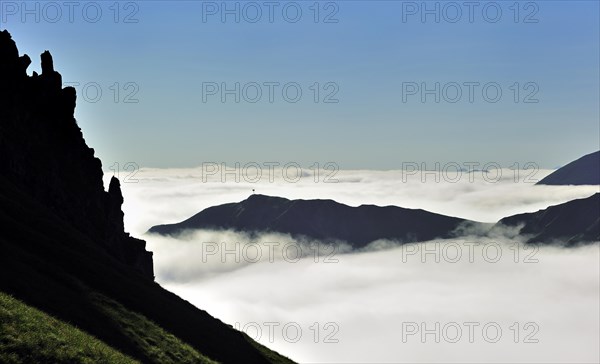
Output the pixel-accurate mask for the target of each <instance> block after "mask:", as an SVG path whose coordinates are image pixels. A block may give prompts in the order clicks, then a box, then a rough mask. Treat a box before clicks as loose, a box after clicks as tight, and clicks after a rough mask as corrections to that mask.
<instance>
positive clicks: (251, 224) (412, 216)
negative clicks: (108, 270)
mask: <svg viewBox="0 0 600 364" xmlns="http://www.w3.org/2000/svg"><path fill="white" fill-rule="evenodd" d="M599 221H600V193H597V194H595V195H593V196H590V197H588V198H586V199H579V200H573V201H569V202H566V203H563V204H560V205H555V206H550V207H548V208H547V209H545V210H540V211H538V212H534V213H526V214H518V215H514V216H509V217H506V218H503V219H502V220H500V221H499V222H498V223H497V224H495V225H493V226H492V227H491V230H490V232H491V231H494V230H496V231H497V230H498V229H501V228H503V227H507V226H508V227H511V228H517V227H520V226H522V229H521V230H520V234H525V235H528V236H531V238H530V239H529V240H528V243H550V244H551V243H555V242H557V241H559V240H562V241H563V244H565V245H574V244H578V243H584V242H593V241H600V232H599ZM476 224H480V223H478V222H475V221H470V220H465V219H460V218H455V217H449V216H444V215H439V214H435V213H432V212H427V211H424V210H413V209H405V208H401V207H397V206H385V207H379V206H373V205H361V206H359V207H350V206H347V205H344V204H341V203H338V202H335V201H332V200H288V199H285V198H281V197H271V196H264V195H252V196H250V197H249V198H248V199H246V200H244V201H241V202H238V203H229V204H224V205H219V206H213V207H209V208H207V209H205V210H203V211H201V212H199V213H198V214H196V215H194V216H192V217H190V218H189V219H187V220H184V221H182V222H180V223H176V224H167V225H156V226H153V227H151V228H150V229H149V230H148V232H149V233H156V234H160V235H170V236H177V235H178V234H180V233H182V232H184V231H187V230H196V229H216V230H221V229H223V230H224V229H232V230H235V231H243V232H249V233H254V232H256V233H260V232H278V233H284V234H290V235H291V236H292V237H294V238H304V237H307V238H312V239H318V240H320V241H324V242H326V243H329V242H331V243H334V242H346V243H349V244H350V245H351V246H352V247H353V248H362V247H365V246H366V245H368V244H369V243H371V242H373V241H376V240H379V239H385V240H392V241H397V242H400V243H411V242H420V241H428V240H433V239H440V238H453V237H458V236H460V231H461V228H468V227H469V226H473V225H476ZM482 226H483V225H482ZM484 230H485V229H484Z"/></svg>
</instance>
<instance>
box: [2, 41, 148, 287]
mask: <svg viewBox="0 0 600 364" xmlns="http://www.w3.org/2000/svg"><path fill="white" fill-rule="evenodd" d="M18 54H19V53H18V50H17V47H16V45H15V43H14V41H13V40H12V39H11V37H10V34H9V33H8V32H7V31H3V32H0V79H1V80H2V86H1V88H0V121H1V122H0V171H2V175H3V176H4V177H5V178H6V179H8V180H10V181H12V182H13V183H15V184H17V185H18V186H19V187H20V188H21V189H22V190H23V191H26V192H27V193H28V194H29V195H31V196H32V197H34V198H35V199H37V200H39V201H40V202H41V203H42V204H44V205H45V206H47V207H48V208H50V209H51V210H52V211H53V212H54V213H55V214H56V215H58V216H60V217H62V218H63V219H64V220H66V221H68V222H69V224H71V225H72V226H73V227H75V228H76V229H78V230H79V231H81V232H82V233H83V234H85V235H86V236H88V237H89V238H91V239H93V240H95V241H96V242H97V243H98V244H99V245H102V246H103V247H104V249H106V251H107V252H109V253H110V254H111V255H112V256H114V257H115V258H117V259H118V260H120V261H122V262H125V263H126V264H128V265H131V266H133V267H135V268H136V270H138V271H139V272H140V273H142V274H143V275H144V276H146V277H148V278H149V279H154V275H153V268H152V253H150V252H147V251H146V250H145V245H146V243H145V242H144V241H142V240H138V239H134V238H131V237H130V236H129V234H127V233H125V232H124V229H123V213H122V211H121V204H122V203H123V197H122V196H121V190H120V186H119V182H118V181H117V180H114V181H111V185H110V189H109V191H108V192H106V191H105V190H104V186H103V182H102V175H103V172H102V165H101V162H100V160H99V159H98V158H95V157H94V150H93V149H91V148H89V147H88V146H87V145H86V144H85V140H84V139H83V135H82V133H81V129H80V128H79V127H78V126H77V123H76V121H75V119H74V117H73V114H74V110H75V100H76V95H75V89H74V88H72V87H67V88H64V89H63V88H62V77H61V75H60V74H59V73H58V72H56V71H55V70H54V64H53V61H52V56H51V55H50V52H48V51H46V52H44V53H43V54H42V57H41V60H42V74H41V75H37V74H36V73H35V72H34V74H33V76H31V77H29V76H27V73H26V69H27V66H29V64H30V63H31V61H30V59H29V57H28V56H27V55H24V56H22V57H19V55H18Z"/></svg>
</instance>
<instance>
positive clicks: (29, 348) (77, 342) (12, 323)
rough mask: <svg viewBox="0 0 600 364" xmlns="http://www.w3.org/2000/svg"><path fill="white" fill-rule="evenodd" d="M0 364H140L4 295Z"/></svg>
mask: <svg viewBox="0 0 600 364" xmlns="http://www.w3.org/2000/svg"><path fill="white" fill-rule="evenodd" d="M0 362H2V363H138V362H137V361H135V360H133V359H132V358H130V357H128V356H126V355H124V354H122V353H120V352H118V351H117V350H115V349H113V348H111V347H110V346H108V345H106V344H105V343H103V342H102V341H100V340H98V339H97V338H95V337H93V336H91V335H89V334H87V333H85V332H83V331H81V330H79V329H77V328H76V327H73V326H71V325H69V324H66V323H64V322H61V321H59V320H57V319H55V318H54V317H52V316H50V315H47V314H45V313H44V312H42V311H39V310H37V309H35V308H33V307H30V306H27V305H26V304H24V303H23V302H21V301H19V300H17V299H15V298H13V297H11V296H9V295H7V294H4V293H2V292H0Z"/></svg>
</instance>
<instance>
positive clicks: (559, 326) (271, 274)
mask: <svg viewBox="0 0 600 364" xmlns="http://www.w3.org/2000/svg"><path fill="white" fill-rule="evenodd" d="M201 172H202V171H201V170H200V169H188V170H153V169H148V170H141V171H139V172H138V173H137V175H136V176H135V177H136V178H138V179H139V183H136V184H130V183H124V184H123V191H124V195H125V201H126V203H125V205H124V209H125V218H126V227H127V228H128V229H129V230H130V231H131V232H132V233H133V234H135V235H138V236H139V235H140V234H141V233H143V232H145V231H146V230H147V229H148V228H149V227H150V226H152V225H154V224H161V223H173V222H178V221H181V220H183V219H185V218H188V217H190V216H191V215H193V214H195V213H197V212H199V211H200V210H202V209H203V208H206V207H209V206H213V205H217V204H222V203H227V202H237V201H240V200H243V199H245V198H247V197H248V196H249V195H250V194H251V193H252V189H255V190H256V192H257V193H262V194H267V195H276V196H283V197H288V198H304V199H311V198H331V199H334V200H336V201H339V202H342V203H346V204H349V205H352V206H357V205H360V204H376V205H398V206H402V207H410V208H423V209H425V210H429V211H433V212H438V213H443V214H447V215H452V216H460V217H464V218H469V219H473V220H477V221H483V222H494V221H497V220H498V219H500V218H502V217H504V216H508V215H511V214H515V213H521V212H529V211H536V210H538V209H541V208H545V207H547V206H549V205H554V204H558V203H562V202H566V201H568V200H571V199H573V198H583V197H588V196H589V195H591V194H593V193H595V192H598V187H597V186H587V187H586V186H584V187H555V186H534V185H532V184H531V183H529V184H527V183H523V182H520V183H515V182H514V179H513V178H512V177H513V176H512V175H509V174H508V172H507V174H506V176H507V177H506V178H502V179H501V180H499V181H498V182H497V183H490V182H489V181H486V180H485V179H483V178H481V177H479V178H477V176H475V177H476V178H474V180H473V181H472V182H471V181H469V180H468V179H467V178H466V177H465V178H464V179H462V180H460V181H458V182H457V183H448V182H444V179H443V178H441V182H440V183H436V182H435V180H434V178H431V180H430V181H428V182H427V183H421V181H420V178H419V176H416V177H414V176H413V179H412V180H411V179H408V180H407V181H406V182H403V181H402V173H401V172H399V171H390V172H372V171H345V172H339V173H338V174H337V176H336V177H337V178H338V180H339V183H332V184H324V183H314V179H313V178H312V177H313V176H311V175H307V177H305V178H303V179H301V181H300V182H298V183H286V182H285V181H284V180H283V179H281V178H280V179H279V180H277V179H276V180H275V181H274V182H273V183H270V182H268V181H263V182H262V183H256V184H253V183H243V182H240V183H235V182H233V183H221V182H220V179H219V178H214V179H213V180H212V181H211V180H210V179H209V181H207V182H203V181H202V173H201ZM548 172H549V171H544V172H539V173H538V174H539V176H536V177H537V178H538V179H540V178H542V177H543V176H544V175H546V174H547V173H548ZM217 177H218V176H217ZM463 233H464V236H463V237H461V238H457V239H452V240H438V241H431V242H426V243H424V244H410V245H406V246H398V245H397V244H396V243H395V242H390V241H377V242H373V243H372V244H371V245H370V246H369V247H368V248H367V249H364V250H362V251H351V250H350V248H349V247H348V246H345V245H339V246H338V247H337V248H336V250H335V251H333V250H328V248H329V247H328V246H326V245H325V244H324V243H321V242H318V241H300V242H298V241H295V240H294V239H292V238H291V237H290V236H287V235H285V234H263V235H254V236H248V235H247V234H244V233H240V232H232V231H207V230H203V231H195V232H188V233H186V234H184V235H182V236H180V237H178V238H176V239H175V238H166V237H160V236H157V235H152V234H147V235H144V236H143V238H144V239H146V240H147V241H148V247H149V249H150V250H153V251H154V253H155V268H156V274H157V281H158V282H159V283H161V284H162V285H163V286H165V287H166V288H167V289H170V290H172V291H174V292H175V293H177V294H178V295H180V296H182V297H184V298H185V299H187V300H189V301H190V302H192V303H193V304H195V305H196V306H198V307H200V308H201V309H204V310H206V311H208V312H209V313H211V314H212V315H214V316H215V317H218V318H220V319H221V320H223V321H224V322H226V323H228V324H231V325H232V326H235V327H237V328H239V329H242V330H244V331H246V332H247V333H248V334H249V335H250V336H252V337H255V338H256V339H257V340H259V341H260V342H261V343H263V344H265V345H267V346H269V347H271V348H273V349H275V350H277V351H279V352H281V353H283V354H285V355H288V356H290V357H291V358H292V359H294V360H297V361H299V362H303V363H316V362H319V363H328V362H330V363H334V362H336V363H337V362H351V363H357V362H360V363H370V362H372V363H375V362H377V363H380V362H387V363H392V362H393V363H396V362H407V363H408V362H440V363H441V362H444V363H448V362H457V363H458V362H598V361H599V360H600V357H599V347H598V342H599V341H600V336H599V335H600V334H599V330H600V327H599V322H600V317H599V312H600V303H599V301H600V298H599V297H600V278H599V259H598V258H599V254H600V245H598V244H592V245H589V246H585V247H580V248H576V249H563V248H559V247H542V248H539V249H538V248H535V247H529V246H524V245H522V244H521V243H520V241H522V240H523V238H522V237H520V236H518V235H514V232H504V231H501V232H497V234H496V235H495V236H487V237H486V238H481V237H479V236H477V235H474V234H475V233H477V234H479V233H480V231H474V230H473V229H470V230H469V229H467V230H465V231H464V232H463ZM511 234H512V235H511ZM507 236H509V237H507ZM238 243H239V244H238ZM257 252H260V258H257V257H258V255H257ZM332 252H333V254H332ZM199 329H201V328H199ZM498 330H500V331H498ZM424 332H425V334H424V335H423V333H424ZM499 332H501V334H500V335H499V336H498V333H499ZM459 333H460V335H458V334H459ZM299 334H300V335H299ZM436 339H437V340H439V342H436ZM470 341H473V342H470ZM515 341H517V342H515ZM536 341H537V342H536Z"/></svg>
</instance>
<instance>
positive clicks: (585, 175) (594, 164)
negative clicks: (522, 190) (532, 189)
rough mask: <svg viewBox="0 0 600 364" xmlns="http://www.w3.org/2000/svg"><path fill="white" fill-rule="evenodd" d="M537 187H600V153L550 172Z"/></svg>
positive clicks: (584, 157)
mask: <svg viewBox="0 0 600 364" xmlns="http://www.w3.org/2000/svg"><path fill="white" fill-rule="evenodd" d="M537 184H538V185H555V186H567V185H600V151H598V152H595V153H591V154H588V155H586V156H583V157H581V158H579V159H577V160H576V161H573V162H571V163H569V164H567V165H566V166H564V167H561V168H559V169H557V170H556V171H554V172H552V173H551V174H549V175H548V176H546V177H545V178H543V179H542V180H541V181H539V182H538V183H537Z"/></svg>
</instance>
